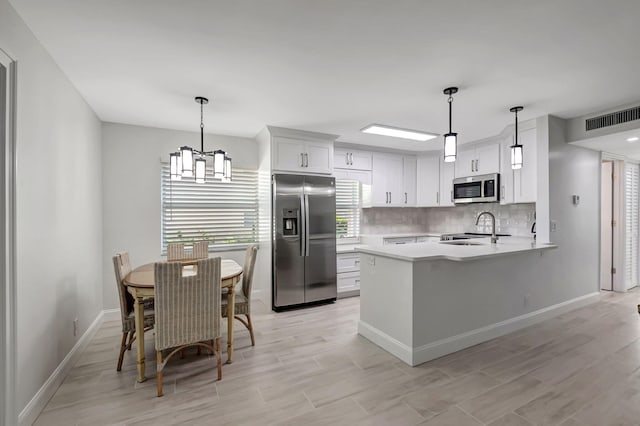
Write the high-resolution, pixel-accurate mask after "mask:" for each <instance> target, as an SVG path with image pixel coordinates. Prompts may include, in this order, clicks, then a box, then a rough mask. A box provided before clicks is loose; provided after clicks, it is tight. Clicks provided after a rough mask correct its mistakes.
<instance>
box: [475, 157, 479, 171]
mask: <svg viewBox="0 0 640 426" xmlns="http://www.w3.org/2000/svg"><path fill="white" fill-rule="evenodd" d="M478 161H479V160H476V172H477V171H478Z"/></svg>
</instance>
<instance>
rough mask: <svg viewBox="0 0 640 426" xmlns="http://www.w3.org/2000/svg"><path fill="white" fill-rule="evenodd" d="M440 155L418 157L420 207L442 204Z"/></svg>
mask: <svg viewBox="0 0 640 426" xmlns="http://www.w3.org/2000/svg"><path fill="white" fill-rule="evenodd" d="M439 157H440V156H439V155H433V156H429V157H426V156H425V157H418V164H417V165H418V170H417V184H418V197H417V198H418V200H417V203H416V204H417V205H418V207H436V206H439V205H440V158H439Z"/></svg>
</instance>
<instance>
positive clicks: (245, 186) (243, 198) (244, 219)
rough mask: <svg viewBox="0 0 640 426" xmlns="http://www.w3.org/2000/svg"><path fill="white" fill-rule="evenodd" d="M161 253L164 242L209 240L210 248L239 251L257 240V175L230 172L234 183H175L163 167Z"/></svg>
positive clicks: (210, 173) (210, 180)
mask: <svg viewBox="0 0 640 426" xmlns="http://www.w3.org/2000/svg"><path fill="white" fill-rule="evenodd" d="M161 180H162V253H163V254H164V253H166V250H167V243H172V242H181V243H186V244H189V243H191V242H193V241H198V240H209V249H210V250H211V249H213V250H233V249H235V248H238V249H241V248H244V247H246V246H247V244H249V243H254V242H256V241H257V240H258V172H257V171H255V170H242V169H237V168H234V169H233V180H232V181H231V182H221V181H219V180H215V179H213V170H212V169H207V181H206V183H204V184H202V183H195V182H194V181H193V180H174V181H172V180H171V179H170V176H169V165H168V164H163V165H162V179H161Z"/></svg>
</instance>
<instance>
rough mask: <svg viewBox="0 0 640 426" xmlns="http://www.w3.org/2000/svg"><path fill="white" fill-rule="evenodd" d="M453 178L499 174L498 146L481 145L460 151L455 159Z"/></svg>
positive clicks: (494, 144)
mask: <svg viewBox="0 0 640 426" xmlns="http://www.w3.org/2000/svg"><path fill="white" fill-rule="evenodd" d="M455 163H456V167H455V176H456V177H466V176H476V175H485V174H489V173H499V172H500V144H499V143H491V144H483V145H480V146H476V147H473V148H467V149H461V150H460V151H458V158H456V161H455Z"/></svg>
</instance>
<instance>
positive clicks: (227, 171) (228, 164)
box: [222, 156, 231, 182]
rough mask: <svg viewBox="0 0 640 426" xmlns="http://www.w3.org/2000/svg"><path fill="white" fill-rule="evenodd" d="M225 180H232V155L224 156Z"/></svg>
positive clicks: (223, 179)
mask: <svg viewBox="0 0 640 426" xmlns="http://www.w3.org/2000/svg"><path fill="white" fill-rule="evenodd" d="M222 181H223V182H231V157H227V156H225V157H224V177H223V178H222Z"/></svg>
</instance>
